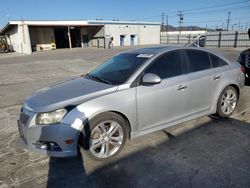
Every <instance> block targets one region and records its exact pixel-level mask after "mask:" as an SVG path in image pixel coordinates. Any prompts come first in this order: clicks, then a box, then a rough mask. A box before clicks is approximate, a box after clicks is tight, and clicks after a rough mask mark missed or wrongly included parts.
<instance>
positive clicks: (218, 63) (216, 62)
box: [209, 53, 227, 67]
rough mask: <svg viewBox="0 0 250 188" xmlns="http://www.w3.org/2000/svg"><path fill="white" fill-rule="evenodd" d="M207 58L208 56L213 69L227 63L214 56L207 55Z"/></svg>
mask: <svg viewBox="0 0 250 188" xmlns="http://www.w3.org/2000/svg"><path fill="white" fill-rule="evenodd" d="M209 56H210V59H211V62H212V66H213V67H221V66H224V65H227V63H226V62H225V61H224V60H222V59H221V58H219V57H217V56H216V55H214V54H210V53H209Z"/></svg>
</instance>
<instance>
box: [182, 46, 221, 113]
mask: <svg viewBox="0 0 250 188" xmlns="http://www.w3.org/2000/svg"><path fill="white" fill-rule="evenodd" d="M184 54H185V57H186V61H187V65H188V70H189V74H188V80H189V82H188V85H189V89H188V103H187V105H188V108H189V115H192V114H194V115H195V114H197V113H203V112H204V113H205V112H206V111H209V110H210V109H211V107H212V106H213V104H214V95H215V91H216V87H217V83H218V80H219V79H220V76H219V75H216V74H215V73H214V71H213V69H212V65H211V62H210V57H209V55H208V52H206V51H201V50H194V49H187V50H185V51H184Z"/></svg>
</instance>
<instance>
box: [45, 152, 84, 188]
mask: <svg viewBox="0 0 250 188" xmlns="http://www.w3.org/2000/svg"><path fill="white" fill-rule="evenodd" d="M82 159H83V157H82V155H81V154H79V156H77V157H70V158H53V157H51V158H50V161H49V172H48V182H47V187H48V188H51V187H74V188H75V187H88V185H87V183H88V182H87V181H86V179H87V176H86V173H85V169H84V165H83V160H82Z"/></svg>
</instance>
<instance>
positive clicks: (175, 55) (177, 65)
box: [145, 50, 185, 79]
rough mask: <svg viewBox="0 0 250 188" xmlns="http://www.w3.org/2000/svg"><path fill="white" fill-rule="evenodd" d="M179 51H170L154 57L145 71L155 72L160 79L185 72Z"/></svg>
mask: <svg viewBox="0 0 250 188" xmlns="http://www.w3.org/2000/svg"><path fill="white" fill-rule="evenodd" d="M183 63H184V62H183V61H182V56H181V52H180V50H179V51H171V52H167V53H166V54H163V55H162V56H160V57H159V58H158V59H156V60H155V61H154V62H153V63H152V64H151V65H150V66H149V67H148V68H147V69H146V71H145V73H154V74H157V75H158V76H159V77H160V78H161V79H164V78H170V77H174V76H178V75H181V74H184V73H185V67H184V65H183Z"/></svg>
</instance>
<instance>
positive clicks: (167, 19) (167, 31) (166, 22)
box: [166, 15, 168, 32]
mask: <svg viewBox="0 0 250 188" xmlns="http://www.w3.org/2000/svg"><path fill="white" fill-rule="evenodd" d="M166 31H167V32H168V15H166Z"/></svg>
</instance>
